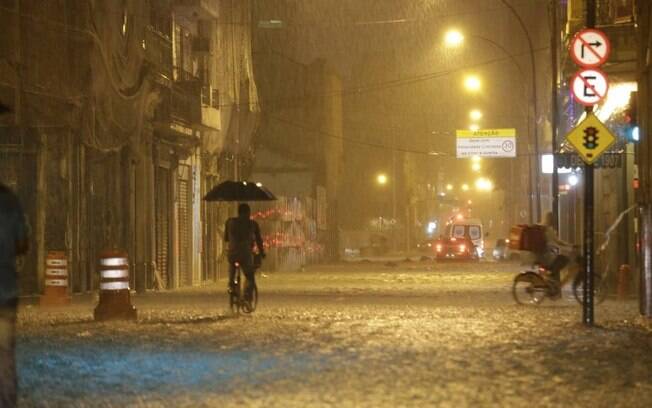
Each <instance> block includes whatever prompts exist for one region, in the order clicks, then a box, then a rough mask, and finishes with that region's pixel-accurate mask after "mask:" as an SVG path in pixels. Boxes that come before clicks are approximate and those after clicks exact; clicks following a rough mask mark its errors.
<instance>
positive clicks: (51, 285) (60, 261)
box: [39, 251, 70, 306]
mask: <svg viewBox="0 0 652 408" xmlns="http://www.w3.org/2000/svg"><path fill="white" fill-rule="evenodd" d="M39 304H40V305H41V306H64V305H68V304H70V295H69V294H68V259H67V258H66V253H65V252H63V251H48V254H47V256H46V258H45V288H44V289H43V296H41V298H40V300H39Z"/></svg>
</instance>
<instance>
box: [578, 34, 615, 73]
mask: <svg viewBox="0 0 652 408" xmlns="http://www.w3.org/2000/svg"><path fill="white" fill-rule="evenodd" d="M609 53H611V44H610V43H609V38H607V36H606V35H605V33H603V32H602V31H600V30H594V29H586V30H582V31H580V32H579V33H577V34H575V37H573V40H572V41H571V44H570V54H571V58H573V61H575V63H576V64H577V65H579V66H581V67H584V68H595V67H599V66H600V65H602V64H604V63H605V62H606V61H607V59H608V58H609Z"/></svg>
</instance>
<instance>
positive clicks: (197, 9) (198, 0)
mask: <svg viewBox="0 0 652 408" xmlns="http://www.w3.org/2000/svg"><path fill="white" fill-rule="evenodd" d="M172 7H173V9H174V12H175V13H176V14H177V16H178V17H181V18H183V19H185V20H188V21H197V20H211V19H214V18H217V17H218V6H217V1H215V0H174V2H173V3H172Z"/></svg>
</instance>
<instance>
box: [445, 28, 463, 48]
mask: <svg viewBox="0 0 652 408" xmlns="http://www.w3.org/2000/svg"><path fill="white" fill-rule="evenodd" d="M463 42H464V35H463V34H462V33H461V32H460V31H458V30H456V29H451V30H448V31H446V34H445V35H444V43H445V44H446V46H447V47H458V46H460V45H461V44H462V43H463Z"/></svg>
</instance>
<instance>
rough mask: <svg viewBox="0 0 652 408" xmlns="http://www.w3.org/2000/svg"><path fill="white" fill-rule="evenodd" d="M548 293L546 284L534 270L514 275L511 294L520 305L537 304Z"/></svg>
mask: <svg viewBox="0 0 652 408" xmlns="http://www.w3.org/2000/svg"><path fill="white" fill-rule="evenodd" d="M547 294H548V284H546V281H545V280H543V278H542V277H541V276H539V275H537V274H536V273H534V272H523V273H519V274H518V275H516V277H515V278H514V284H513V286H512V296H513V297H514V300H515V301H516V303H518V304H520V305H538V304H539V303H541V302H543V300H544V299H545V298H546V296H547Z"/></svg>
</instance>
